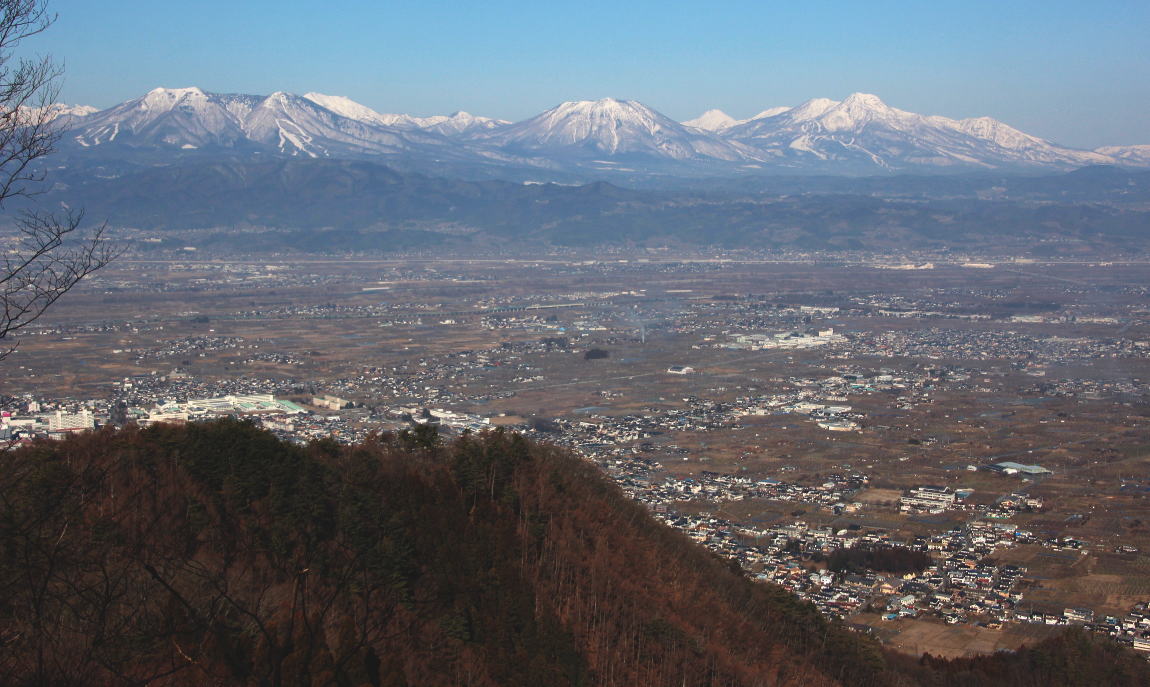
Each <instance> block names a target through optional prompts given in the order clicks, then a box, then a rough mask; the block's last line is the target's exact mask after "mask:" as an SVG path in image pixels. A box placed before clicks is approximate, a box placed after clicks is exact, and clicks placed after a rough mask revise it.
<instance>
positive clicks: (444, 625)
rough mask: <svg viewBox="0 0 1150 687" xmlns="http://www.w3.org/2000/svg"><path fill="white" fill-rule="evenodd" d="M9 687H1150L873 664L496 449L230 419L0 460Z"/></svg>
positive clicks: (603, 500) (544, 449) (1063, 656)
mask: <svg viewBox="0 0 1150 687" xmlns="http://www.w3.org/2000/svg"><path fill="white" fill-rule="evenodd" d="M0 589H3V590H4V593H3V595H0V681H2V682H3V683H4V684H10V685H80V684H85V685H90V684H96V685H103V684H108V685H121V684H124V685H126V684H133V685H142V684H149V685H206V684H218V685H347V686H353V685H671V684H674V685H834V684H843V685H956V686H957V685H975V684H978V685H983V684H989V685H1097V684H1107V685H1142V684H1148V683H1150V666H1148V665H1147V663H1146V662H1145V661H1143V660H1141V659H1139V658H1137V657H1136V656H1135V655H1134V654H1133V653H1130V652H1127V651H1125V650H1122V649H1120V648H1119V647H1117V645H1115V644H1112V643H1110V642H1109V641H1106V640H1101V639H1094V638H1091V637H1088V636H1087V635H1084V634H1077V633H1072V634H1067V635H1064V636H1060V637H1057V638H1055V639H1053V640H1049V641H1046V642H1044V643H1041V644H1039V645H1036V646H1035V647H1033V648H1030V649H1020V650H1019V651H1017V652H1011V653H998V654H995V655H991V656H985V657H980V658H974V659H961V660H944V659H937V658H933V657H929V656H923V657H921V658H920V657H910V656H901V655H897V654H894V653H891V652H889V651H885V650H884V649H883V648H882V647H881V646H880V645H879V644H878V643H877V642H875V641H874V640H873V639H871V638H869V637H868V636H866V635H863V634H858V633H855V632H852V631H850V630H849V629H848V628H847V627H846V626H844V625H842V624H838V623H834V622H830V621H827V620H826V619H824V618H823V617H822V616H821V615H820V614H819V613H818V612H817V611H816V610H815V609H814V607H813V606H811V605H809V604H807V603H805V602H803V601H800V600H799V599H797V598H796V597H794V596H793V595H791V594H789V593H788V592H786V591H784V590H782V589H781V588H778V587H774V586H772V585H768V584H761V583H755V582H752V581H751V580H749V579H747V578H746V577H745V576H744V575H743V574H742V573H741V572H740V571H739V569H738V567H737V566H735V565H731V564H729V563H728V562H727V561H725V560H722V559H720V558H718V557H716V556H715V555H713V554H711V553H710V552H708V551H706V550H705V549H703V548H701V547H698V546H697V545H695V544H693V543H692V542H690V541H689V540H688V539H686V538H685V537H684V536H683V535H681V534H680V533H678V532H676V531H673V530H671V529H670V528H667V527H664V526H663V525H661V524H659V523H658V522H656V521H655V520H653V519H652V518H651V517H649V516H648V514H647V511H646V510H645V509H644V507H643V506H641V505H639V504H637V503H634V502H632V501H630V500H628V499H627V498H625V497H624V496H623V495H622V493H621V492H620V491H619V490H618V489H617V488H616V487H615V486H614V485H612V484H611V483H610V482H609V481H608V480H607V479H606V478H604V477H603V476H602V475H601V474H600V473H599V472H598V471H597V469H596V468H595V467H594V466H592V465H590V464H588V463H586V462H584V461H581V460H579V459H578V458H576V457H574V456H572V455H570V454H569V453H566V452H565V451H562V450H560V449H557V448H555V447H551V446H548V445H543V444H537V443H532V442H530V441H528V440H526V439H524V438H523V437H521V436H519V435H516V434H512V433H505V432H502V431H494V432H489V433H484V434H481V435H464V436H463V437H461V438H459V439H456V440H454V441H452V442H449V443H445V442H443V441H441V439H440V438H439V437H438V435H437V434H436V433H435V430H434V429H433V428H429V427H421V428H417V429H416V430H413V431H408V432H400V433H397V434H386V435H382V436H377V437H373V438H371V439H369V440H368V441H366V442H364V443H361V444H359V445H354V446H346V445H340V444H337V443H336V442H334V441H330V440H322V441H317V442H313V443H311V444H309V445H306V446H301V445H296V444H290V443H285V442H283V441H280V440H279V439H277V438H275V437H274V436H272V435H271V434H269V433H267V432H265V431H263V430H261V429H258V428H256V427H254V426H252V425H250V424H248V423H245V422H242V421H237V420H219V421H214V422H209V423H201V424H196V423H192V424H186V425H164V424H158V425H154V426H152V427H149V428H147V429H137V428H135V427H128V428H126V429H123V430H102V431H99V432H95V433H88V434H84V435H79V436H75V437H72V438H69V439H67V440H64V441H59V442H55V441H39V442H36V443H34V444H31V445H27V446H24V447H21V448H19V449H16V450H11V451H8V452H5V453H3V454H2V455H0Z"/></svg>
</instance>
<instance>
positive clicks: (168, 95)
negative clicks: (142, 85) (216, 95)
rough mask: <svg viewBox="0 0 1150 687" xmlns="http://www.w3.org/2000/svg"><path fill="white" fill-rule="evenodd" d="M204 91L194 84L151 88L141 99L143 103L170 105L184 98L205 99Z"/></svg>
mask: <svg viewBox="0 0 1150 687" xmlns="http://www.w3.org/2000/svg"><path fill="white" fill-rule="evenodd" d="M207 98H208V96H207V94H206V93H204V92H203V91H201V90H200V89H199V88H197V87H195V86H188V87H187V88H153V89H152V90H150V91H148V93H147V94H146V95H145V96H144V97H143V98H142V99H141V100H142V102H143V103H144V104H145V105H157V106H161V107H163V106H169V107H170V106H172V105H175V104H176V103H178V102H182V101H186V100H207Z"/></svg>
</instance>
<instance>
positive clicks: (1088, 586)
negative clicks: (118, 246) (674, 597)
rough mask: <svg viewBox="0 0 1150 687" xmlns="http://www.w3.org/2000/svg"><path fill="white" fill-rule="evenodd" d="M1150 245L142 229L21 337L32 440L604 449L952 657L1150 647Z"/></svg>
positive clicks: (756, 573)
mask: <svg viewBox="0 0 1150 687" xmlns="http://www.w3.org/2000/svg"><path fill="white" fill-rule="evenodd" d="M1148 277H1150V261H1148V260H1142V259H1133V258H1130V257H1124V258H1116V257H1113V256H1106V257H1104V258H1103V257H1091V256H1086V257H1083V258H1082V259H1079V260H1069V259H1060V260H1057V261H1043V260H1041V259H1035V258H1027V259H1023V258H1019V257H1015V256H1000V255H981V254H974V253H972V254H969V255H963V256H955V255H929V254H921V255H919V254H916V255H909V256H908V255H897V256H891V255H870V254H843V255H834V256H829V255H825V254H821V255H817V256H815V255H807V254H803V253H798V252H794V253H779V254H765V253H755V252H751V251H745V252H715V251H710V252H705V251H688V252H684V253H682V254H676V253H675V252H674V251H672V250H669V249H659V250H654V249H651V250H634V251H629V252H623V251H619V252H607V253H596V254H590V253H588V254H580V253H575V252H563V251H555V252H552V253H550V254H545V255H532V256H508V255H502V254H493V255H490V256H481V257H467V258H457V259H456V258H450V257H444V256H443V255H422V254H411V255H405V256H402V257H395V256H356V257H351V258H348V259H335V258H331V257H324V256H292V257H283V256H278V257H266V256H262V257H251V258H250V259H245V258H242V257H237V256H234V255H233V256H226V257H225V256H212V255H208V254H199V253H198V252H195V251H190V250H189V251H185V252H177V253H168V254H162V255H161V254H154V253H146V252H137V253H128V254H126V255H125V256H124V257H122V258H121V259H120V260H118V261H117V262H116V263H114V264H113V265H111V266H109V267H108V268H106V269H104V270H102V271H101V272H99V273H97V274H96V275H93V276H92V277H91V278H90V279H89V280H87V281H86V282H84V283H82V285H81V286H79V287H77V288H76V289H75V290H74V291H73V292H72V293H70V294H68V297H67V298H65V299H63V300H61V301H60V302H59V303H58V304H57V305H56V306H55V307H54V308H53V309H52V310H50V311H49V312H48V313H47V314H46V315H45V316H44V317H43V318H41V319H40V320H38V321H36V322H35V323H33V324H32V325H30V326H28V327H26V328H25V329H23V330H21V331H20V332H19V334H18V336H15V337H11V339H10V341H11V343H13V344H15V348H14V351H13V352H11V353H10V354H8V355H7V356H6V357H5V359H4V360H3V365H4V370H5V375H4V381H3V387H2V388H0V393H2V394H3V418H2V420H0V437H2V438H3V440H5V441H6V442H7V444H8V445H18V444H20V443H25V442H32V441H36V440H37V439H39V438H41V437H55V438H61V437H66V436H67V435H69V434H71V433H75V432H85V431H93V430H96V429H98V428H99V427H102V426H124V425H127V424H129V423H135V424H137V425H140V426H146V425H149V424H152V423H157V422H189V421H195V420H200V419H208V418H213V417H220V416H236V417H241V418H246V419H250V420H251V421H252V422H255V423H258V424H260V425H262V426H263V427H265V428H267V429H268V430H270V431H272V432H274V433H276V434H277V435H280V436H283V437H285V438H290V439H292V440H297V441H301V442H306V441H309V440H312V439H317V438H323V437H334V438H336V439H337V440H340V441H346V442H354V441H359V440H362V439H364V438H366V437H368V436H369V435H371V434H373V433H380V432H397V431H403V430H406V429H410V428H412V427H415V426H417V425H434V426H436V427H438V430H439V432H440V434H441V435H443V436H445V437H450V436H452V435H456V434H459V433H463V432H483V431H516V432H523V433H525V434H528V435H530V436H532V437H533V438H535V439H537V440H540V441H545V442H551V443H554V444H558V445H561V446H564V447H567V448H569V449H571V450H572V451H575V452H577V453H578V454H579V455H581V456H583V457H585V458H586V459H587V460H589V461H594V462H595V463H596V464H597V465H599V466H600V467H601V468H602V469H603V470H604V471H605V472H606V474H608V475H609V476H610V477H611V478H612V479H613V480H614V481H615V482H616V483H617V484H618V485H619V486H620V488H621V489H622V490H623V491H624V492H625V493H626V494H628V495H629V496H630V497H631V498H633V499H635V500H637V501H640V502H642V503H643V504H645V505H646V506H647V507H648V508H649V509H650V510H651V511H652V513H653V514H654V515H655V516H656V517H658V518H659V519H661V520H663V521H664V522H666V523H667V524H669V525H671V526H673V527H676V528H679V529H681V530H683V531H684V532H685V533H686V535H687V536H689V537H690V538H692V539H694V540H696V541H698V542H700V543H701V544H703V545H704V546H707V547H709V548H710V549H712V550H714V551H715V552H716V553H718V554H720V555H722V556H725V557H728V558H730V559H731V560H733V561H737V562H738V564H739V565H741V566H742V568H743V569H744V570H745V571H746V574H747V575H748V576H750V577H752V578H754V579H757V580H762V581H764V582H765V583H773V584H779V585H782V586H784V587H786V588H787V589H790V590H792V591H793V592H794V593H795V594H797V595H798V596H800V597H802V598H804V599H807V600H809V601H810V602H812V603H814V604H815V605H816V606H817V607H818V608H819V609H820V610H821V611H822V612H824V613H825V614H827V615H830V616H835V617H838V618H842V619H843V620H844V621H845V622H847V623H849V624H850V625H851V626H852V627H855V628H857V629H858V630H860V631H865V632H871V633H874V634H875V635H876V636H878V637H880V638H881V639H882V640H883V641H884V642H887V643H890V644H892V645H895V646H897V647H899V648H902V649H905V650H909V651H917V652H922V651H929V652H931V653H934V654H942V655H962V654H964V653H966V652H975V651H977V652H987V651H994V650H996V649H1000V648H1012V647H1016V646H1018V645H1019V644H1022V643H1024V642H1028V641H1033V640H1034V639H1037V638H1041V637H1044V636H1046V635H1047V634H1049V633H1052V632H1055V631H1057V629H1058V627H1059V626H1065V625H1081V626H1085V627H1087V628H1089V629H1091V630H1093V631H1095V632H1098V633H1103V634H1106V635H1109V636H1111V637H1113V638H1115V640H1116V641H1120V642H1123V643H1125V644H1128V645H1130V646H1132V647H1133V648H1134V649H1136V650H1140V651H1144V652H1148V653H1150V607H1148V604H1150V499H1148V498H1147V497H1148V496H1150V477H1148V475H1150V471H1148V470H1147V467H1148V466H1150V432H1148V429H1150V388H1148V386H1147V385H1148V383H1150V365H1148V362H1150V305H1148V303H1150V301H1148V300H1147V290H1148V288H1150V287H1148V286H1147V284H1150V279H1148Z"/></svg>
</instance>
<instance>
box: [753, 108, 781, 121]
mask: <svg viewBox="0 0 1150 687" xmlns="http://www.w3.org/2000/svg"><path fill="white" fill-rule="evenodd" d="M790 111H791V108H789V107H768V108H767V109H765V110H763V111H762V112H760V113H759V114H757V115H755V116H754V117H751V118H750V119H748V120H746V121H748V122H750V121H754V120H756V119H766V118H767V117H775V116H778V115H781V114H783V113H784V112H790Z"/></svg>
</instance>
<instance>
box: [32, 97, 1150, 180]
mask: <svg viewBox="0 0 1150 687" xmlns="http://www.w3.org/2000/svg"><path fill="white" fill-rule="evenodd" d="M50 107H51V108H52V109H51V110H49V116H53V117H55V119H54V121H55V122H56V125H57V126H58V127H59V130H60V132H61V135H62V138H61V145H60V148H61V150H63V151H65V152H66V153H70V154H72V155H77V156H81V155H82V156H85V157H87V158H91V159H96V158H99V157H101V155H102V154H103V155H113V156H141V155H142V156H148V157H149V158H150V159H151V160H153V161H154V160H157V159H158V160H160V161H162V160H163V159H164V158H165V156H168V157H171V156H173V155H174V156H177V157H187V156H199V155H205V154H220V153H226V154H228V155H232V156H234V155H248V154H263V155H273V156H301V157H317V158H319V157H322V158H335V159H367V160H378V161H381V162H384V163H389V162H396V161H400V160H404V161H408V162H412V161H416V162H417V161H426V162H429V163H430V162H435V163H437V164H446V163H459V164H465V165H472V166H474V165H481V166H485V167H487V168H489V169H492V168H493V169H499V168H506V167H514V168H516V169H519V170H521V171H522V170H531V169H535V170H552V171H566V172H574V173H582V174H584V175H586V174H588V173H594V174H599V173H608V172H610V171H618V172H628V173H656V172H657V173H659V174H671V175H675V174H683V175H692V174H699V173H706V174H710V175H715V174H723V173H729V174H745V173H750V172H754V171H787V170H793V171H808V170H810V171H820V172H829V173H835V172H843V173H852V174H858V173H868V172H869V173H880V172H884V171H945V170H955V171H960V170H962V171H966V170H997V169H1031V170H1044V169H1048V170H1051V171H1056V170H1067V169H1073V168H1077V167H1082V166H1087V165H1096V164H1116V165H1125V166H1147V165H1150V146H1126V147H1118V146H1112V147H1106V148H1099V149H1097V150H1094V151H1088V150H1077V149H1073V148H1068V147H1065V146H1060V145H1057V144H1055V143H1052V142H1050V141H1046V140H1043V139H1041V138H1038V137H1035V136H1031V135H1029V134H1026V133H1023V132H1021V131H1018V130H1017V129H1014V128H1011V127H1010V126H1008V125H1006V124H1003V123H1002V122H999V121H996V120H994V119H991V118H989V117H980V118H974V119H961V120H955V119H949V118H947V117H942V116H937V115H929V116H928V115H920V114H915V113H913V112H906V111H903V110H899V109H896V108H893V107H890V106H888V105H887V104H886V103H884V102H883V101H882V100H881V99H879V98H878V97H877V96H874V95H869V94H864V93H855V94H853V95H851V96H849V97H847V98H845V99H844V100H841V101H836V100H830V99H826V98H815V99H812V100H808V101H806V102H804V103H801V104H799V105H797V106H795V107H773V108H770V109H767V110H764V111H763V112H761V113H759V114H758V115H755V116H754V117H751V118H750V119H746V120H737V119H735V118H733V117H730V116H729V115H727V114H725V113H723V112H722V111H720V110H709V111H707V112H705V113H704V114H702V115H701V116H699V117H697V118H695V119H692V120H689V121H686V122H682V123H680V122H676V121H674V120H672V119H670V118H668V117H666V116H665V115H662V114H660V113H659V112H657V111H655V110H653V109H651V108H650V107H647V106H646V105H643V104H642V103H639V102H636V101H631V100H615V99H611V98H606V99H602V100H596V101H574V102H566V103H562V104H560V105H557V106H556V107H554V108H551V109H550V110H547V111H546V112H543V113H541V114H539V115H537V116H535V117H532V118H530V119H526V120H524V121H521V122H515V123H512V122H507V121H504V120H499V119H492V118H487V117H478V116H475V115H471V114H468V113H466V112H457V113H455V114H452V115H438V116H432V117H416V116H412V115H407V114H383V113H379V112H376V111H375V110H373V109H371V108H369V107H367V106H364V105H361V104H359V103H357V102H355V101H353V100H351V99H349V98H346V97H343V96H332V95H324V94H321V93H307V94H305V95H302V96H300V95H294V94H291V93H284V92H276V93H273V94H271V95H268V96H258V95H242V94H220V93H210V92H206V91H203V90H201V89H199V88H194V87H192V88H175V89H167V88H157V89H154V90H152V91H150V92H149V93H147V94H145V95H144V96H142V97H140V98H136V99H133V100H129V101H127V102H124V103H121V104H119V105H116V106H114V107H111V108H108V109H106V110H100V111H96V110H95V108H90V107H68V106H64V105H53V106H50Z"/></svg>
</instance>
